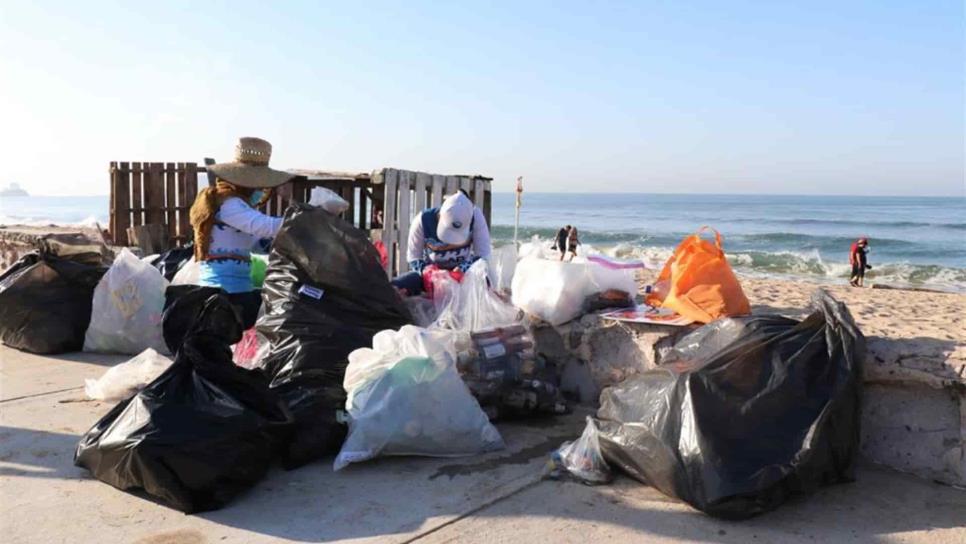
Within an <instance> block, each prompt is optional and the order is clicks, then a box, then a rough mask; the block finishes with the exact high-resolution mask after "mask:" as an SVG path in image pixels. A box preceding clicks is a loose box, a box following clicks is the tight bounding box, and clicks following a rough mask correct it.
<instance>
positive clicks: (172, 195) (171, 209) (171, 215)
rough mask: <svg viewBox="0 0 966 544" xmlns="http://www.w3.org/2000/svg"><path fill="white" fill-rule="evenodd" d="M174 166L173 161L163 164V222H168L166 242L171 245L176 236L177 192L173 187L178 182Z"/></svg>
mask: <svg viewBox="0 0 966 544" xmlns="http://www.w3.org/2000/svg"><path fill="white" fill-rule="evenodd" d="M175 168H176V166H175V164H174V163H173V162H169V163H166V164H165V165H164V185H165V189H164V211H165V222H167V224H168V240H169V242H168V243H169V244H171V245H174V239H175V238H176V237H177V236H178V210H177V207H178V192H177V190H176V189H175V187H177V184H178V174H177V173H176V172H175Z"/></svg>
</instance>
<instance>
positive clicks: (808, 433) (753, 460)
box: [558, 290, 865, 519]
mask: <svg viewBox="0 0 966 544" xmlns="http://www.w3.org/2000/svg"><path fill="white" fill-rule="evenodd" d="M812 305H813V307H814V311H813V313H812V314H811V315H810V316H808V317H807V318H805V319H804V320H802V321H796V320H793V319H788V318H785V317H780V316H753V317H738V318H725V319H720V320H717V321H714V322H712V323H711V324H708V325H706V326H704V327H701V328H699V329H697V330H695V331H694V332H692V333H690V334H689V335H687V336H685V337H684V338H682V339H681V340H680V341H679V342H678V343H677V344H676V345H675V347H674V349H673V350H672V351H671V352H670V353H669V354H668V355H667V356H666V357H665V358H664V360H663V361H662V362H661V365H660V368H658V369H655V370H651V371H647V372H644V373H641V374H639V375H636V376H633V377H631V378H628V379H627V380H625V381H624V382H622V383H620V384H618V385H615V386H613V387H609V388H607V389H605V390H604V391H603V392H602V393H601V401H600V409H599V410H598V413H597V415H598V418H599V419H598V421H596V426H597V427H598V428H599V431H598V430H596V429H592V428H591V427H590V424H588V430H587V431H585V436H584V437H581V440H580V441H578V442H583V443H585V444H586V443H590V444H592V441H593V440H596V441H598V442H599V444H600V450H601V453H602V458H603V460H604V461H606V463H607V464H610V465H613V466H615V467H618V468H620V469H621V471H623V472H625V473H626V474H628V475H629V476H631V477H632V478H635V479H637V480H639V481H641V482H643V483H645V484H647V485H651V486H653V487H655V488H657V489H658V490H660V491H661V492H663V493H665V494H667V495H670V496H672V497H676V498H679V499H681V500H683V501H684V502H687V503H688V504H690V505H691V506H693V507H695V508H697V509H698V510H701V511H702V512H705V513H707V514H710V515H712V516H716V517H721V518H727V519H743V518H748V517H751V516H754V515H757V514H760V513H763V512H766V511H768V510H772V509H774V508H776V507H778V506H779V505H781V504H782V503H783V502H785V501H786V500H787V499H788V498H790V497H791V496H793V495H797V494H801V493H807V492H810V491H813V490H815V489H816V488H818V487H819V486H821V485H827V484H831V483H836V482H848V481H852V480H853V479H854V474H853V470H854V464H855V461H856V459H857V455H858V449H859V418H860V406H861V404H860V397H861V373H862V369H861V365H862V361H863V360H864V356H865V339H864V337H863V336H862V333H861V332H860V331H859V330H858V328H857V327H856V325H855V322H854V321H853V320H852V316H851V315H850V314H849V312H848V310H847V309H846V308H845V306H844V305H843V304H842V303H840V302H837V301H835V300H834V299H833V298H832V297H831V296H829V295H828V294H827V293H825V292H824V291H821V290H819V291H818V292H817V293H816V294H815V295H814V296H813V299H812ZM588 433H589V434H590V436H587V435H588ZM595 435H596V436H595ZM588 451H589V452H590V453H589V454H588V453H584V452H588ZM574 452H575V448H573V447H570V448H567V447H564V448H562V449H561V450H560V451H559V452H558V457H559V458H560V462H559V464H560V465H562V467H563V468H564V469H565V470H566V471H568V472H570V473H571V474H573V475H575V476H577V477H578V478H581V479H583V480H585V481H588V482H589V483H598V482H599V481H600V479H601V477H602V475H603V474H604V471H602V470H598V469H597V468H596V467H600V466H603V465H601V463H599V462H598V461H597V458H596V453H594V452H593V449H592V448H587V447H584V446H582V447H581V448H579V449H577V450H576V455H574Z"/></svg>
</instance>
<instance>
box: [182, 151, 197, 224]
mask: <svg viewBox="0 0 966 544" xmlns="http://www.w3.org/2000/svg"><path fill="white" fill-rule="evenodd" d="M184 174H185V200H186V202H187V203H188V208H189V209H190V208H191V205H192V204H194V203H195V197H197V196H198V164H197V163H194V162H186V163H184ZM189 227H190V225H189Z"/></svg>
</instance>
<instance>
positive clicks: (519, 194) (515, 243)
mask: <svg viewBox="0 0 966 544" xmlns="http://www.w3.org/2000/svg"><path fill="white" fill-rule="evenodd" d="M522 205H523V176H520V177H518V178H517V205H516V208H517V209H516V220H515V221H514V222H513V247H515V248H519V247H520V244H519V242H518V241H517V233H518V232H519V230H520V206H522Z"/></svg>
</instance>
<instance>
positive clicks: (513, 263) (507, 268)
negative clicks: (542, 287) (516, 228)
mask: <svg viewBox="0 0 966 544" xmlns="http://www.w3.org/2000/svg"><path fill="white" fill-rule="evenodd" d="M516 268H517V248H516V246H514V245H513V244H509V245H505V246H503V247H498V248H496V249H494V250H493V253H491V254H490V259H489V269H490V285H491V286H492V287H493V289H494V290H496V291H497V292H498V293H508V292H509V291H510V287H511V286H512V285H513V272H514V271H516Z"/></svg>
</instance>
